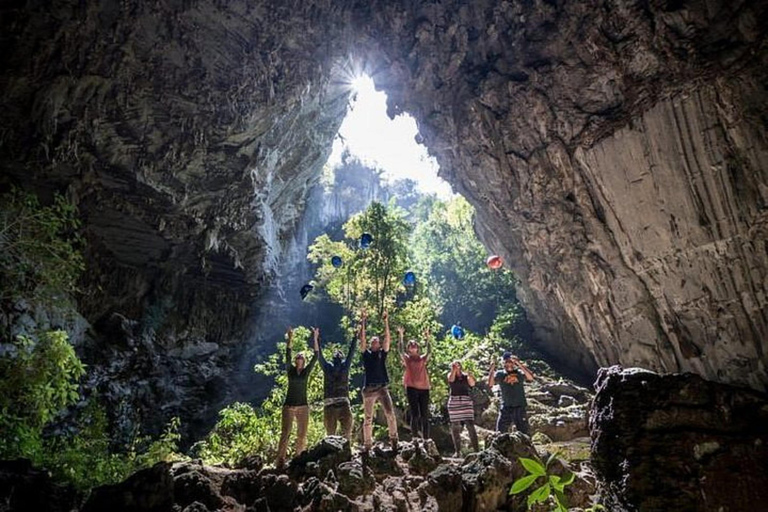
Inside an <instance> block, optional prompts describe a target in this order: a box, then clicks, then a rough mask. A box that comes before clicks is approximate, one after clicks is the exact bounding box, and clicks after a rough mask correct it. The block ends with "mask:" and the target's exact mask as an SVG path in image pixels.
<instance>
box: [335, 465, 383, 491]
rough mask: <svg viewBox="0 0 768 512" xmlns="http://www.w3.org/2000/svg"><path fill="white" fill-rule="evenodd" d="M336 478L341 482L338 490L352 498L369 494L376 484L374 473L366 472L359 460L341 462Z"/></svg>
mask: <svg viewBox="0 0 768 512" xmlns="http://www.w3.org/2000/svg"><path fill="white" fill-rule="evenodd" d="M336 478H337V479H338V482H339V487H338V491H339V492H340V493H342V494H344V495H346V496H349V497H352V498H355V497H357V496H360V495H361V494H369V493H371V492H372V491H373V489H374V487H375V486H376V480H375V479H374V478H373V474H372V473H371V472H368V473H366V472H365V471H364V470H363V466H362V464H361V463H360V462H359V461H358V460H353V461H349V462H343V463H341V464H339V467H338V469H337V470H336Z"/></svg>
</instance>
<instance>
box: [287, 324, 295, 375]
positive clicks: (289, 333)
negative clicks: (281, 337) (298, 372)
mask: <svg viewBox="0 0 768 512" xmlns="http://www.w3.org/2000/svg"><path fill="white" fill-rule="evenodd" d="M285 339H286V343H285V371H288V370H290V369H291V345H292V344H293V329H292V328H291V326H290V325H289V326H288V330H287V331H285Z"/></svg>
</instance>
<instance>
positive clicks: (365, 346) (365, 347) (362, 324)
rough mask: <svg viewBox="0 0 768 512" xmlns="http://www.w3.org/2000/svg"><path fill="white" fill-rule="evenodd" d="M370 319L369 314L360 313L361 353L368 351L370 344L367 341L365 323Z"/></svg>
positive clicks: (364, 311) (365, 312)
mask: <svg viewBox="0 0 768 512" xmlns="http://www.w3.org/2000/svg"><path fill="white" fill-rule="evenodd" d="M367 319H368V312H367V311H366V310H363V311H361V312H360V352H365V351H366V350H368V342H367V341H366V339H365V321H366V320H367Z"/></svg>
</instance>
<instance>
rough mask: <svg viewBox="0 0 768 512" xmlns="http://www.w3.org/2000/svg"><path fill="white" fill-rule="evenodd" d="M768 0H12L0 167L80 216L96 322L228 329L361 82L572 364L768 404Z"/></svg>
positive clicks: (270, 270)
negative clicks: (421, 155) (430, 160)
mask: <svg viewBox="0 0 768 512" xmlns="http://www.w3.org/2000/svg"><path fill="white" fill-rule="evenodd" d="M767 6H768V2H766V1H764V0H761V1H753V2H747V1H736V2H725V1H722V0H720V1H718V0H711V1H707V2H704V1H697V0H690V1H687V0H680V1H650V2H632V1H581V2H566V1H564V0H559V1H558V0H547V1H544V0H539V1H536V0H533V1H482V0H478V1H471V2H469V1H451V0H446V1H389V2H385V1H366V2H355V1H333V0H326V1H300V2H299V1H281V2H277V1H275V2H269V1H262V2H254V1H238V0H233V1H216V2H207V1H191V0H175V1H174V0H166V1H157V2H143V1H141V2H140V1H99V2H94V1H90V2H89V1H85V2H75V1H57V2H45V1H40V2H20V1H19V2H5V3H4V4H3V6H2V7H0V15H1V16H2V22H1V23H2V26H3V31H2V33H1V34H0V43H2V46H3V48H5V49H10V51H7V50H6V51H4V52H3V54H2V56H1V57H0V63H2V64H1V65H2V69H3V73H2V75H1V76H0V92H2V96H1V97H2V100H0V101H2V105H3V111H4V122H3V130H2V133H0V165H2V169H3V174H4V175H5V176H7V177H10V178H11V179H12V180H14V181H18V182H22V183H24V184H26V185H27V186H30V187H35V188H36V189H38V190H41V191H46V190H49V191H50V190H54V189H58V190H64V189H66V190H67V192H68V194H70V196H71V197H73V198H74V199H75V200H76V201H77V202H78V204H79V206H80V211H81V213H82V215H83V217H84V221H85V231H86V235H87V238H88V241H89V249H88V250H89V261H90V267H89V268H90V270H89V276H88V283H87V287H88V289H90V290H94V292H93V293H91V294H87V296H86V297H84V298H83V300H82V304H81V307H82V309H83V312H84V314H85V315H86V317H87V318H89V319H90V320H92V321H96V320H98V319H99V318H102V317H103V316H104V315H107V314H109V313H110V312H114V311H119V312H121V313H122V314H126V315H127V316H130V317H139V316H141V315H142V314H143V313H142V311H144V310H146V308H147V304H148V301H149V302H151V301H155V302H158V301H160V297H162V298H164V300H167V301H171V303H172V304H173V307H172V308H171V309H173V310H174V311H175V312H176V317H174V318H175V319H174V320H173V322H170V325H173V326H175V327H174V329H175V330H176V331H177V332H182V331H183V332H189V331H195V330H196V331H197V332H200V333H202V334H201V336H203V337H207V338H210V337H211V336H212V334H211V333H214V334H215V335H213V337H216V338H231V339H232V340H236V338H237V333H238V332H240V330H241V328H242V324H243V322H244V321H245V320H244V319H246V318H247V317H249V315H250V314H251V312H250V311H249V308H250V304H251V303H252V301H253V299H254V298H256V297H258V295H259V293H260V292H261V290H262V289H263V287H264V286H265V283H267V282H268V281H269V280H270V278H271V276H273V274H274V272H275V269H276V268H277V266H278V264H279V261H280V257H281V256H280V255H281V250H282V246H283V244H284V243H285V241H286V240H287V239H288V238H289V237H290V233H291V232H292V230H293V229H294V228H295V226H296V222H297V220H298V219H299V218H300V216H301V214H302V212H303V210H304V203H305V199H306V197H307V193H308V190H309V189H310V188H311V187H312V186H313V184H315V183H316V182H317V179H318V177H319V173H320V170H321V168H322V165H323V164H324V162H325V160H326V159H327V157H328V155H329V153H330V149H331V143H332V140H333V138H334V137H335V134H336V132H337V131H338V127H339V125H340V123H341V121H342V119H343V117H344V115H345V113H346V110H347V108H348V105H349V102H350V88H349V81H350V80H351V79H352V78H353V77H354V75H355V74H357V73H360V72H365V73H367V74H369V75H370V76H372V78H373V79H374V82H375V83H376V86H377V88H379V89H382V90H384V91H385V92H386V93H387V96H388V111H389V114H390V115H392V116H394V115H397V114H399V113H401V112H408V113H410V114H411V115H413V116H414V117H415V118H416V120H417V122H418V125H419V129H420V133H421V137H422V141H423V143H424V144H425V145H426V146H427V147H428V149H429V151H430V152H431V154H432V155H434V156H435V157H436V158H437V160H438V162H439V164H440V167H441V175H442V176H443V177H444V178H445V179H446V180H448V181H449V182H450V183H451V184H452V185H453V187H454V189H455V190H456V191H457V192H459V193H461V194H462V195H464V196H465V197H466V198H467V199H468V200H469V201H470V202H471V203H472V204H473V205H474V206H475V207H476V209H477V226H476V228H477V231H478V234H479V235H480V237H481V239H482V240H483V241H484V243H485V244H486V245H487V247H488V248H489V250H490V251H492V252H495V253H498V254H501V255H502V256H503V257H504V258H505V261H506V262H507V264H508V265H509V266H510V267H511V268H512V269H513V270H514V271H515V272H516V273H517V275H518V276H519V277H520V279H521V282H522V284H521V291H520V297H521V300H522V301H523V302H524V305H525V306H526V309H527V311H528V314H529V317H530V319H531V320H532V321H533V323H534V324H535V325H536V329H537V336H538V338H539V340H540V344H541V348H542V349H543V350H544V351H545V352H547V353H548V354H549V355H550V356H551V357H552V358H553V359H554V360H556V361H559V363H560V364H561V365H564V366H566V367H568V368H570V369H571V371H572V372H573V373H574V374H580V375H590V374H594V371H595V370H596V368H597V367H598V366H604V365H608V364H612V363H621V364H624V365H628V366H633V365H638V366H643V367H647V368H651V369H654V370H659V371H666V372H676V371H692V372H696V373H698V374H700V375H702V376H704V377H706V378H709V379H713V380H717V381H721V382H728V383H734V384H740V385H746V386H750V387H753V388H757V389H765V388H766V384H768V369H767V368H766V362H767V361H768V359H767V356H766V349H767V348H768V342H766V339H767V337H766V335H767V334H768V309H767V306H766V300H767V299H766V291H767V290H768V245H767V242H766V229H768V210H767V209H766V201H767V200H768V141H767V140H766V129H765V128H766V123H767V121H766V119H768V112H766V105H767V104H768V101H766V100H768V95H767V94H766V88H765V84H766V83H768V80H766V79H767V78H768V77H766V69H768V65H767V64H768V62H766V60H767V56H768V52H766V24H765V19H768V17H767V16H766V15H767V14H768V12H767V10H768V9H767ZM212 301H213V302H212ZM160 302H162V301H160ZM212 303H213V304H217V305H219V306H220V305H221V304H227V306H224V309H226V312H224V313H222V312H221V311H213V312H212V311H210V309H211V304H212ZM171 316H173V315H171ZM232 343H235V341H232Z"/></svg>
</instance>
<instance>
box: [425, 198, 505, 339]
mask: <svg viewBox="0 0 768 512" xmlns="http://www.w3.org/2000/svg"><path fill="white" fill-rule="evenodd" d="M431 206H432V207H431V210H430V212H429V215H428V217H427V218H426V220H424V221H423V222H420V223H419V224H418V225H417V226H416V228H415V230H414V233H413V237H412V244H411V246H412V253H413V261H414V267H415V268H416V269H417V271H418V274H419V275H420V276H424V278H425V279H426V283H425V285H424V287H423V288H424V290H425V292H426V293H427V295H428V296H429V297H430V299H431V300H432V302H434V303H435V304H437V305H438V307H439V308H440V309H441V316H440V319H441V320H442V322H443V323H444V324H446V325H451V324H453V323H455V322H457V321H460V322H462V324H463V326H464V327H465V328H468V329H470V330H473V331H476V332H486V331H487V329H488V328H489V327H490V326H491V324H492V323H493V321H494V319H495V318H496V316H497V314H498V313H499V312H500V311H501V310H502V308H504V307H505V306H506V305H507V304H516V303H517V296H516V292H515V278H514V275H513V274H512V272H510V271H509V270H506V269H500V270H491V269H489V268H487V266H486V265H485V258H486V256H487V254H486V250H485V248H484V247H483V245H482V244H481V243H480V241H479V240H478V239H477V237H476V235H475V232H474V227H473V217H474V210H473V208H472V206H471V205H470V204H469V203H468V202H467V201H466V200H465V199H463V198H456V199H452V200H450V201H447V202H442V201H436V202H433V203H432V205H431ZM512 311H513V310H512V309H510V308H508V307H507V308H506V312H507V313H511V312H512Z"/></svg>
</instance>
